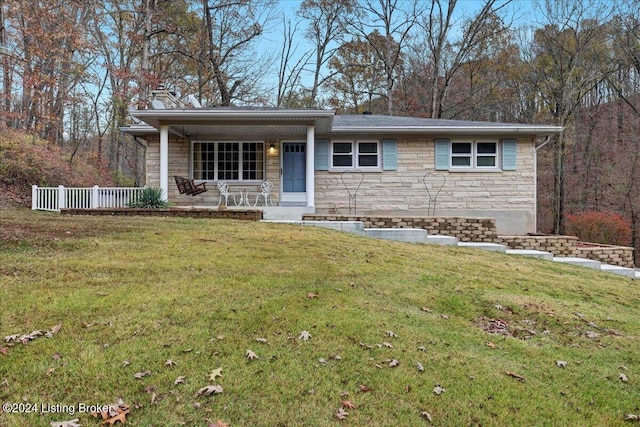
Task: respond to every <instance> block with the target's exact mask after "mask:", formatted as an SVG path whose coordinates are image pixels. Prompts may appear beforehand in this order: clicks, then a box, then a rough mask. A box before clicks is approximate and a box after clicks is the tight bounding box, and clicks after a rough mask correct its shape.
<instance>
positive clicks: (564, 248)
mask: <svg viewBox="0 0 640 427" xmlns="http://www.w3.org/2000/svg"><path fill="white" fill-rule="evenodd" d="M496 243H500V244H502V245H506V246H507V248H509V249H529V250H536V251H545V252H551V253H552V254H553V255H554V256H563V257H573V256H577V255H576V243H578V238H577V237H574V236H498V241H497V242H496Z"/></svg>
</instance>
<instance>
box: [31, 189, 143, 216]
mask: <svg viewBox="0 0 640 427" xmlns="http://www.w3.org/2000/svg"><path fill="white" fill-rule="evenodd" d="M142 190H143V188H142V187H119V188H118V187H102V188H101V187H98V186H97V185H96V186H93V187H89V188H67V187H64V186H63V185H60V186H58V187H38V186H37V185H33V186H32V187H31V209H33V210H40V211H58V212H59V211H60V209H97V208H125V207H127V206H128V205H129V202H130V201H132V200H134V199H135V198H136V197H137V196H138V195H139V194H140V193H141V192H142Z"/></svg>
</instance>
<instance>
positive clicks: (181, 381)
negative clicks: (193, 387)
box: [173, 375, 185, 385]
mask: <svg viewBox="0 0 640 427" xmlns="http://www.w3.org/2000/svg"><path fill="white" fill-rule="evenodd" d="M184 380H185V377H183V376H182V375H181V376H179V377H178V378H176V380H175V381H174V382H173V384H174V385H178V384H184Z"/></svg>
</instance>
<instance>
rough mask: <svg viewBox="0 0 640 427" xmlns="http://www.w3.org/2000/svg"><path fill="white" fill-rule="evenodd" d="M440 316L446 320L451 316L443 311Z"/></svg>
mask: <svg viewBox="0 0 640 427" xmlns="http://www.w3.org/2000/svg"><path fill="white" fill-rule="evenodd" d="M440 317H441V318H442V319H445V320H446V319H448V318H449V316H447V315H446V314H444V313H442V314H441V315H440Z"/></svg>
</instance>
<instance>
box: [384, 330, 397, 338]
mask: <svg viewBox="0 0 640 427" xmlns="http://www.w3.org/2000/svg"><path fill="white" fill-rule="evenodd" d="M385 334H386V335H387V336H389V337H391V338H398V335H397V334H396V333H395V332H393V331H386V332H385Z"/></svg>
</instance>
